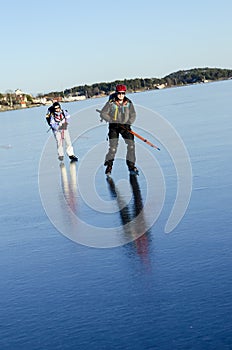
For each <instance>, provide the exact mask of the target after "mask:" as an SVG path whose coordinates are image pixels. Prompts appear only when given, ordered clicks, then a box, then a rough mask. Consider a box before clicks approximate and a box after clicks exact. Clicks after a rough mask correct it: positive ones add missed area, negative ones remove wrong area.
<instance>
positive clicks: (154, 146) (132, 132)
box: [96, 109, 160, 151]
mask: <svg viewBox="0 0 232 350" xmlns="http://www.w3.org/2000/svg"><path fill="white" fill-rule="evenodd" d="M96 111H97V112H98V113H101V111H100V110H99V109H96ZM121 126H122V128H123V129H125V130H127V131H128V132H129V133H130V134H132V135H134V136H136V137H138V139H140V140H142V141H143V142H145V143H147V144H148V145H149V146H151V147H153V148H155V149H157V150H158V151H160V148H159V147H157V146H156V145H154V144H153V143H151V142H150V141H148V140H147V139H145V138H144V137H143V136H141V135H139V134H137V132H134V131H132V130H128V129H127V128H126V127H125V126H123V125H121Z"/></svg>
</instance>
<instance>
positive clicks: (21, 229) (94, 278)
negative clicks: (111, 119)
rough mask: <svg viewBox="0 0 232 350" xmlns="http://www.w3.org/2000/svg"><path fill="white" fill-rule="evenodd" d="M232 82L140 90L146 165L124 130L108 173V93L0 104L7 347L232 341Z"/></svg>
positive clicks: (1, 344)
mask: <svg viewBox="0 0 232 350" xmlns="http://www.w3.org/2000/svg"><path fill="white" fill-rule="evenodd" d="M231 88H232V81H225V82H218V83H210V84H201V85H194V86H187V87H181V88H172V89H166V90H161V91H150V92H144V93H136V94H133V95H130V97H131V99H132V100H133V102H134V104H135V108H136V111H137V119H136V123H135V125H134V126H133V130H134V131H136V132H138V133H139V134H141V135H142V136H144V137H145V138H147V139H148V140H149V141H151V142H152V143H154V144H155V145H157V146H158V147H160V149H161V150H160V151H157V150H155V149H154V148H151V147H149V146H148V145H147V144H145V143H143V142H142V141H140V140H138V139H136V140H135V141H136V154H137V166H138V168H139V170H140V176H139V177H137V178H133V177H132V178H130V177H129V175H128V172H127V169H126V164H125V159H124V157H125V151H126V149H125V145H124V142H123V140H122V139H121V140H120V147H119V150H118V154H117V159H116V161H115V165H114V167H113V172H112V181H110V182H108V181H106V178H105V175H104V170H105V169H104V166H103V162H104V157H105V153H106V151H107V149H108V142H107V140H106V138H107V124H106V123H101V122H100V121H99V115H98V114H97V112H96V111H95V110H96V108H99V109H100V108H101V107H102V106H103V105H104V103H105V102H106V99H105V98H101V99H95V100H87V101H81V102H76V103H68V104H63V105H62V106H63V108H67V109H68V111H69V112H70V114H71V115H72V119H71V121H70V133H71V137H72V140H73V146H74V149H75V153H76V155H78V157H79V162H78V163H71V164H70V163H69V161H68V159H65V162H64V164H63V165H62V166H60V164H59V162H58V160H57V155H56V147H55V140H54V138H53V136H52V135H50V133H47V132H46V131H47V129H48V127H47V124H46V122H45V120H44V115H45V113H46V109H47V107H39V108H34V109H26V110H18V111H11V112H4V113H1V114H0V118H1V121H2V126H3V127H2V134H1V140H0V155H1V174H0V176H1V182H0V187H1V199H2V200H1V204H0V206H1V207H0V208H1V211H0V217H1V235H0V265H1V287H0V305H1V313H0V349H3V350H11V349H30V350H37V349H38V350H40V349H49V350H50V349H51V350H53V349H54V350H55V349H62V350H63V349H81V350H87V349H88V350H89V349H91V350H95V349H96V350H98V349H107V350H108V349H110V350H111V349H112V350H114V349H120V350H121V349H123V350H148V349H149V350H150V349H157V350H158V349H159V350H163V349H164V350H166V349H167V350H170V349H178V350H179V349H181V350H182V349H183V350H186V349H193V350H198V349H199V350H201V349H204V350H205V349H210V350H211V349H228V350H229V349H231V344H232V336H231V322H232V317H231V314H232V305H231V300H232V276H231V249H232V237H231V226H230V225H231V221H232V219H231V207H232V205H231V204H232V203H231V193H232V183H231V172H232V162H231V146H232V137H231V131H232V122H231V120H232V119H231V113H232V112H231Z"/></svg>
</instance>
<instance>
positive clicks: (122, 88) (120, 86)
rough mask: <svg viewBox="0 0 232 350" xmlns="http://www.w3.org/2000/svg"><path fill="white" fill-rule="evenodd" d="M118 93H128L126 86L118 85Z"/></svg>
mask: <svg viewBox="0 0 232 350" xmlns="http://www.w3.org/2000/svg"><path fill="white" fill-rule="evenodd" d="M116 91H117V92H122V91H123V92H125V91H126V85H121V84H119V85H117V86H116Z"/></svg>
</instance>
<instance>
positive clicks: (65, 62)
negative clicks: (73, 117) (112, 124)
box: [0, 0, 232, 94]
mask: <svg viewBox="0 0 232 350" xmlns="http://www.w3.org/2000/svg"><path fill="white" fill-rule="evenodd" d="M231 18H232V1H231V0H221V1H219V0H218V1H216V0H195V1H186V0H175V1H174V0H162V1H158V0H143V1H137V0H124V1H122V0H116V1H112V2H110V1H106V0H98V1H84V0H83V1H80V0H66V1H60V0H56V1H54V0H46V1H45V0H39V1H37V2H33V1H31V0H30V1H29V0H22V1H17V2H13V1H4V2H2V3H1V21H0V30H1V77H0V92H3V93H4V92H6V91H7V90H13V91H14V90H15V89H17V88H19V89H22V90H23V91H25V92H28V93H33V94H37V93H45V92H49V91H54V90H55V91H57V90H63V89H65V88H70V87H73V86H77V85H82V84H93V83H96V82H103V81H105V82H109V81H114V80H116V79H124V78H128V79H130V78H136V77H142V78H146V77H148V78H152V77H158V78H159V77H163V76H165V75H167V74H169V73H171V72H174V71H177V70H180V69H189V68H194V67H218V68H232V45H231V44H232V42H231V41H232V39H231V38H232V20H231Z"/></svg>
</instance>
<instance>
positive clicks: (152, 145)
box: [121, 125, 160, 151]
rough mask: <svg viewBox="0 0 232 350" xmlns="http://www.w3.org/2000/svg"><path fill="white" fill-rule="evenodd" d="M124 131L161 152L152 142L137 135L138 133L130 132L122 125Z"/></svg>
mask: <svg viewBox="0 0 232 350" xmlns="http://www.w3.org/2000/svg"><path fill="white" fill-rule="evenodd" d="M121 126H122V128H123V129H125V130H127V131H128V132H129V133H130V134H132V135H134V136H136V137H138V139H140V140H142V141H143V142H146V143H147V144H148V145H149V146H151V147H153V148H155V149H157V150H158V151H160V148H159V147H157V146H156V145H154V144H153V143H151V142H150V141H148V140H147V139H145V138H144V137H143V136H141V135H139V134H137V132H134V131H132V130H128V129H127V128H126V127H125V126H123V125H121Z"/></svg>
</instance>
